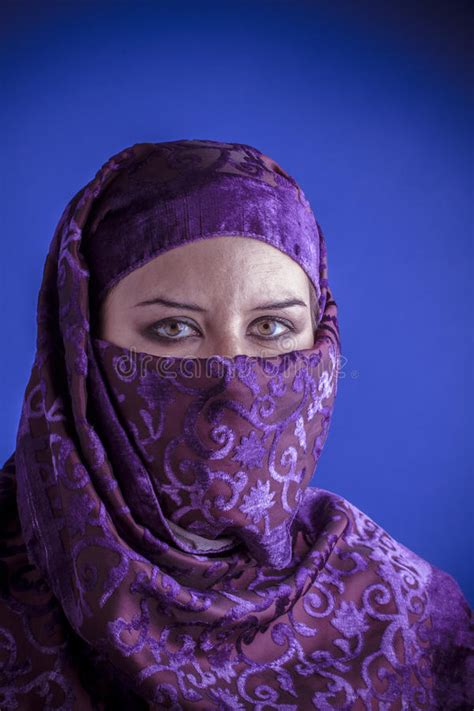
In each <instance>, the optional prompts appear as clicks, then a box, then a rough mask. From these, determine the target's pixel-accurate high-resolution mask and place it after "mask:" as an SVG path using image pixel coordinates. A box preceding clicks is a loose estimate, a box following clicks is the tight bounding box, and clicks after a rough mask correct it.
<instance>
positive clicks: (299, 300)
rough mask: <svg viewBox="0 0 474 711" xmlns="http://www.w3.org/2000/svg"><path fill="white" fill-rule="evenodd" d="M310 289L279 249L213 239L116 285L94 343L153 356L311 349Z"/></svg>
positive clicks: (241, 239) (189, 246)
mask: <svg viewBox="0 0 474 711" xmlns="http://www.w3.org/2000/svg"><path fill="white" fill-rule="evenodd" d="M311 290H312V286H311V283H310V281H309V279H308V277H307V275H306V273H305V272H304V271H303V269H302V268H301V267H300V266H299V265H298V264H297V263H296V262H294V261H293V260H292V259H290V257H288V256H287V255H286V254H284V253H283V252H281V251H280V250H278V249H276V248H275V247H272V246H271V245H268V244H266V243H264V242H261V241H258V240H256V239H252V238H248V237H238V238H236V237H213V238H209V239H203V240H198V241H196V242H192V243H190V244H187V245H182V246H180V247H176V248H175V249H171V250H169V251H167V252H164V253H163V254H161V255H159V256H158V257H156V258H155V259H153V260H151V261H149V262H147V264H145V265H144V266H143V267H140V268H138V269H135V270H134V271H133V272H131V273H130V274H128V275H127V276H125V277H124V278H123V279H121V280H120V281H119V282H118V283H117V284H116V285H115V286H114V287H112V289H111V290H110V291H109V292H108V294H107V296H106V297H105V299H104V302H103V304H102V307H101V309H100V314H99V324H100V325H99V333H98V334H97V335H98V336H99V338H104V339H106V340H108V341H111V342H112V343H115V344H116V345H117V346H121V347H123V348H135V349H136V350H137V351H140V352H144V353H151V354H152V355H158V356H165V355H171V356H178V357H185V356H186V357H209V356H211V355H224V356H229V357H232V356H234V355H239V354H244V355H251V356H266V357H268V356H272V355H278V354H279V353H283V352H286V351H292V350H296V349H304V348H310V347H312V346H313V343H314V330H313V326H314V323H313V321H312V318H311V308H312V301H311Z"/></svg>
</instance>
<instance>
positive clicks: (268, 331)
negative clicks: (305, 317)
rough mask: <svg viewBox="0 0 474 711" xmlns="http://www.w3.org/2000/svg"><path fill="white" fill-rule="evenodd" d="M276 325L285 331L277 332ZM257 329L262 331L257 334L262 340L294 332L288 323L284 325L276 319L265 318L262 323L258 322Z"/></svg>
mask: <svg viewBox="0 0 474 711" xmlns="http://www.w3.org/2000/svg"><path fill="white" fill-rule="evenodd" d="M275 324H276V325H277V326H281V327H282V328H283V330H281V331H278V330H275V328H274V326H275ZM256 325H257V327H258V328H259V329H260V332H259V333H258V334H257V335H258V336H259V337H260V338H278V337H279V336H281V335H282V334H283V333H285V330H286V331H293V330H294V329H293V328H292V327H291V326H290V325H289V324H286V323H283V321H279V320H277V319H274V318H265V319H262V320H261V321H259V322H257V324H256Z"/></svg>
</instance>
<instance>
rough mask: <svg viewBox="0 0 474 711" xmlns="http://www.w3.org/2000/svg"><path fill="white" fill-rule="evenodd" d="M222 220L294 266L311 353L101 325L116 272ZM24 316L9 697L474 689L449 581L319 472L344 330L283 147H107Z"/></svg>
mask: <svg viewBox="0 0 474 711" xmlns="http://www.w3.org/2000/svg"><path fill="white" fill-rule="evenodd" d="M223 234H225V235H231V236H235V238H236V239H239V236H249V237H253V238H255V239H261V240H264V241H266V242H268V244H271V245H272V246H274V247H276V248H278V249H280V250H281V251H283V252H284V253H285V254H287V255H289V256H290V257H291V258H292V259H294V260H295V261H297V262H298V263H299V264H300V266H301V267H302V268H303V269H304V270H305V271H306V273H307V274H308V276H309V278H310V279H311V281H312V283H313V284H314V285H315V288H316V293H317V314H316V323H317V330H316V334H315V341H314V344H313V346H312V347H311V348H309V349H306V350H298V351H291V352H288V353H282V354H280V355H278V356H275V357H271V358H260V357H255V356H253V357H251V356H245V355H238V356H235V357H234V358H228V357H224V356H220V355H218V354H216V355H215V356H212V357H210V358H197V359H196V358H170V357H158V356H152V355H151V354H148V353H143V352H136V351H134V350H133V349H126V348H122V347H119V346H117V345H115V344H114V343H111V342H109V341H107V340H104V339H102V338H99V337H98V334H97V333H96V332H94V328H93V327H92V326H91V324H92V323H93V321H94V316H95V315H96V313H97V309H98V306H99V304H100V303H101V300H102V299H103V297H104V296H105V294H106V293H107V292H108V290H109V289H111V288H113V286H114V285H115V284H116V283H117V282H118V281H119V280H120V279H121V278H122V277H123V276H124V275H125V274H127V273H129V272H130V271H132V270H133V269H136V268H137V267H139V266H141V265H142V264H145V263H146V262H147V261H149V260H150V259H152V258H153V257H154V256H157V255H158V254H160V253H161V252H163V251H166V250H168V249H172V248H175V247H179V246H180V245H182V244H186V243H189V242H192V241H193V240H195V239H212V237H215V236H219V235H223ZM37 323H38V335H37V347H36V354H35V360H34V363H33V366H32V370H31V376H30V379H29V381H28V384H27V386H26V390H25V394H24V400H23V406H22V411H21V417H20V422H19V426H18V433H17V439H16V448H15V451H14V452H13V453H12V455H11V456H10V457H9V458H8V460H7V461H6V462H5V463H4V466H3V468H2V470H1V472H0V497H1V498H0V506H1V508H0V511H1V519H0V521H1V524H0V541H1V544H0V574H1V578H0V582H1V586H0V595H1V597H0V709H1V711H5V710H6V709H35V710H36V709H63V710H66V709H73V710H74V711H76V710H77V711H89V709H91V710H92V709H101V710H105V709H110V710H112V709H117V708H125V709H127V711H128V710H129V709H131V710H134V709H137V710H138V709H174V710H175V711H178V710H181V709H196V710H199V711H212V710H217V711H231V710H234V711H246V710H247V709H254V710H255V711H267V710H270V709H278V710H280V711H298V710H299V709H321V710H323V711H326V710H328V709H345V710H346V709H347V710H349V709H354V710H355V711H361V710H363V709H364V710H370V711H373V710H380V711H382V710H383V711H387V710H392V709H393V710H397V711H398V710H400V711H401V710H404V709H407V710H411V709H415V710H417V709H440V710H441V709H442V710H445V709H447V710H452V711H453V710H454V709H470V708H472V707H473V704H474V682H473V679H474V625H473V612H472V610H471V608H470V607H469V605H468V603H467V601H466V599H465V597H464V595H463V593H462V591H461V589H460V588H459V585H458V584H457V583H456V581H455V580H454V579H453V578H452V577H451V576H450V575H449V574H448V573H446V572H444V571H442V570H440V569H439V568H437V567H436V566H434V565H432V564H430V563H429V562H428V561H425V560H424V559H423V558H421V557H420V556H419V555H417V554H416V553H415V552H413V551H411V550H409V549H408V548H406V547H405V546H404V545H402V544H401V543H399V542H398V541H396V540H395V539H394V538H393V537H392V536H390V534H389V533H388V532H387V531H385V530H384V529H383V528H382V527H381V526H379V525H378V524H377V523H376V522H375V521H373V520H372V519H371V518H370V517H369V516H367V515H366V514H364V513H363V512H362V511H360V510H359V509H358V508H357V507H355V506H354V505H352V504H351V503H350V502H349V501H347V500H346V499H345V498H344V497H342V496H339V495H337V494H335V493H333V492H330V491H326V490H323V489H320V488H317V487H313V486H310V485H309V482H310V479H311V477H312V475H313V473H314V471H315V470H316V468H317V464H318V461H319V458H320V456H321V452H322V449H323V447H324V443H325V441H326V438H327V436H328V431H329V425H330V422H331V418H332V414H333V410H334V404H335V396H336V393H337V390H338V387H339V386H338V382H339V380H340V378H339V372H338V364H339V362H340V355H341V341H340V336H339V326H338V318H337V304H336V302H335V300H334V298H333V295H332V292H331V289H330V286H329V281H328V267H327V250H326V244H325V239H324V236H323V232H322V230H321V227H320V225H319V224H318V222H317V221H316V219H315V217H314V215H313V212H312V209H311V207H310V206H309V202H308V200H307V199H306V197H305V196H304V193H303V191H302V190H301V189H300V188H299V186H298V185H297V183H296V181H295V180H294V179H293V178H292V177H291V176H289V175H288V174H287V173H286V172H285V171H284V170H283V169H282V168H280V166H278V164H277V163H276V162H275V161H273V160H272V159H270V158H269V157H268V156H265V155H263V154H262V153H261V152H260V151H258V150H257V149H256V148H253V147H252V146H248V145H244V144H238V143H234V144H231V143H219V142H217V141H201V140H199V141H198V140H195V141H189V140H183V141H174V142H167V143H161V144H160V143H156V144H153V143H145V144H136V145H134V146H132V147H130V148H126V149H125V150H123V151H121V152H120V153H118V154H117V155H115V156H113V157H112V158H110V159H109V160H108V161H107V162H106V163H105V164H104V165H103V166H102V168H101V169H100V170H99V171H98V173H97V174H96V176H95V177H94V179H93V180H91V181H90V183H88V184H87V185H86V186H85V187H84V188H83V189H82V190H80V191H79V193H77V195H75V196H74V197H73V198H72V200H71V201H70V202H69V204H68V205H67V207H66V209H65V210H64V212H63V215H62V216H61V219H60V221H59V224H58V226H57V228H56V231H55V234H54V237H53V240H52V242H51V245H50V249H49V252H48V256H47V260H46V264H45V268H44V274H43V281H42V284H41V289H40V294H39V300H38V314H37ZM368 324H369V325H368V329H367V336H368V338H374V337H375V334H374V332H373V329H372V330H371V328H370V321H369V322H368ZM381 475H383V472H381Z"/></svg>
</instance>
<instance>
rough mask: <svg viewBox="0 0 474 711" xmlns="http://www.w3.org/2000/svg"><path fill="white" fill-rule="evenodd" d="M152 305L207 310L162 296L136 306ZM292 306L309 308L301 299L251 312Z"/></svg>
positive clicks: (140, 302) (262, 305)
mask: <svg viewBox="0 0 474 711" xmlns="http://www.w3.org/2000/svg"><path fill="white" fill-rule="evenodd" d="M151 304H161V306H168V307H170V308H172V309H186V310H188V311H200V312H201V313H202V312H205V311H207V309H204V308H203V307H202V306H199V305H198V304H193V303H191V304H185V303H183V302H181V301H170V300H169V299H164V298H163V297H161V296H156V297H155V298H153V299H146V300H145V301H139V302H138V303H137V304H135V306H150V305H151ZM292 306H304V307H307V304H306V303H305V302H304V301H302V300H301V299H284V300H283V301H274V302H266V303H264V304H259V305H258V306H255V307H254V308H253V309H251V311H262V310H264V309H266V310H272V309H288V308H290V307H292Z"/></svg>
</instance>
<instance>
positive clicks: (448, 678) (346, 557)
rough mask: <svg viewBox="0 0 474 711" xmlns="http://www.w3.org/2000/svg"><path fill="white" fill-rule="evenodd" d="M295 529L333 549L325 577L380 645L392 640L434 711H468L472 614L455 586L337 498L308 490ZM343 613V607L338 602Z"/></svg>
mask: <svg viewBox="0 0 474 711" xmlns="http://www.w3.org/2000/svg"><path fill="white" fill-rule="evenodd" d="M300 521H301V525H302V526H303V527H304V528H306V533H307V535H308V534H309V533H310V532H311V530H312V531H313V536H315V538H314V539H313V540H314V541H315V540H316V538H319V539H320V538H321V537H323V538H324V537H325V536H327V535H328V533H329V532H330V531H331V534H330V535H332V536H333V542H332V546H331V552H330V555H329V557H328V558H327V563H326V569H327V570H328V571H330V575H329V576H328V579H329V577H330V578H331V579H332V580H333V581H335V582H336V584H337V585H338V589H339V594H340V597H341V598H344V599H345V600H346V601H347V600H350V603H349V604H350V605H351V606H352V607H356V608H357V609H358V614H363V615H364V620H365V622H366V624H367V625H370V626H371V627H372V629H373V630H375V628H378V629H379V630H381V629H382V628H383V634H381V635H380V640H381V643H382V640H386V639H388V637H387V635H388V632H387V630H391V632H390V635H389V636H390V639H391V640H392V642H391V644H392V645H393V649H395V646H396V639H397V637H398V638H399V639H403V643H401V644H400V646H399V648H400V650H402V649H403V651H402V652H401V654H402V656H404V657H406V658H410V663H412V664H413V666H414V667H415V668H416V669H417V670H418V672H417V673H423V674H426V675H427V676H428V677H431V681H430V687H431V689H432V694H433V698H434V699H435V700H436V703H437V708H440V709H441V708H442V709H443V711H448V710H451V711H454V710H455V709H463V708H466V709H467V708H469V709H472V708H473V707H474V612H473V610H472V609H471V607H470V605H469V604H468V602H467V600H466V598H465V596H464V594H463V592H462V590H461V588H460V586H459V584H458V583H457V582H456V580H455V579H454V578H453V577H452V576H451V575H450V574H449V573H447V572H445V571H443V570H441V569H440V568H438V567H437V566H435V565H433V564H432V563H430V562H429V561H427V560H425V559H424V558H423V557H421V556H420V555H418V554H417V553H416V552H414V551H413V550H411V549H409V548H408V547H407V546H405V545H403V544H402V543H401V542H400V541H398V540H396V539H395V538H394V537H393V536H392V535H391V534H390V533H389V532H388V531H386V530H385V529H384V528H383V527H382V526H381V525H379V524H378V523H377V522H376V521H374V520H373V519H372V518H371V517H370V516H368V515H367V514H366V513H365V512H363V511H361V510H360V509H359V508H358V507H357V506H355V505H354V504H352V503H351V502H349V501H348V500H347V499H345V498H344V497H342V496H340V495H338V494H335V493H333V492H330V491H327V490H325V489H319V488H312V487H310V488H309V489H307V491H306V492H305V497H304V499H303V502H302V506H301V514H300ZM342 604H343V605H345V606H347V602H343V603H342Z"/></svg>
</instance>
